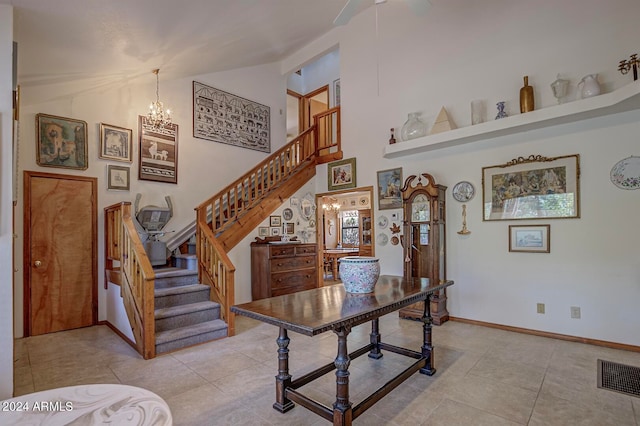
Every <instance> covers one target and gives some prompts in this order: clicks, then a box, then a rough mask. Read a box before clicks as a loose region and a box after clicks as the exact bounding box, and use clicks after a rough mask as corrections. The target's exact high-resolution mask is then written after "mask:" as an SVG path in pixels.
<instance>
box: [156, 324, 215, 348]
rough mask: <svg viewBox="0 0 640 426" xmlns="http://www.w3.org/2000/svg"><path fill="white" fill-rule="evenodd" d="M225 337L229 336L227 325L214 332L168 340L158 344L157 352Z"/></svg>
mask: <svg viewBox="0 0 640 426" xmlns="http://www.w3.org/2000/svg"><path fill="white" fill-rule="evenodd" d="M223 337H227V328H226V327H225V328H222V329H220V330H216V331H213V332H209V333H202V334H199V335H197V336H191V337H188V338H185V339H179V340H172V341H170V342H166V343H163V344H161V345H156V353H163V352H168V351H173V350H176V349H182V348H185V347H187V346H192V345H197V344H199V343H205V342H208V341H210V340H216V339H221V338H223Z"/></svg>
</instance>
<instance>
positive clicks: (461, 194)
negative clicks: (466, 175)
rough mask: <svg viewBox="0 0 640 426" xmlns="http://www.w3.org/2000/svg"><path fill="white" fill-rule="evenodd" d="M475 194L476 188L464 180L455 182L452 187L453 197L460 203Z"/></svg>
mask: <svg viewBox="0 0 640 426" xmlns="http://www.w3.org/2000/svg"><path fill="white" fill-rule="evenodd" d="M475 194H476V189H475V188H474V187H473V185H472V184H471V182H467V181H465V180H463V181H462V182H458V183H456V184H455V186H454V187H453V198H454V199H455V200H456V201H460V202H461V203H464V202H466V201H469V200H471V199H472V198H473V196H474V195H475Z"/></svg>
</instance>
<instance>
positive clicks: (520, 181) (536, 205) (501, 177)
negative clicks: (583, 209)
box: [482, 154, 580, 220]
mask: <svg viewBox="0 0 640 426" xmlns="http://www.w3.org/2000/svg"><path fill="white" fill-rule="evenodd" d="M482 201H483V208H484V212H483V218H482V219H483V220H513V219H549V218H578V217H580V156H579V154H574V155H565V156H562V157H553V158H547V157H543V156H541V155H530V156H529V157H527V158H524V157H518V158H516V159H513V160H511V161H509V162H508V163H506V164H500V165H497V166H490V167H484V168H483V169H482Z"/></svg>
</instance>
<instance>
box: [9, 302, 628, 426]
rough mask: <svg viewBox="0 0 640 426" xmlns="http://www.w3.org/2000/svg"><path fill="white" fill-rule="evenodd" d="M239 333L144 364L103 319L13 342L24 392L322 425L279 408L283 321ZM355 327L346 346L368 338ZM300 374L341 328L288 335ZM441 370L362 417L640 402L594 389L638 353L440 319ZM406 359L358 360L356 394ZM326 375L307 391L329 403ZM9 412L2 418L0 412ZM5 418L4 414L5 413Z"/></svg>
mask: <svg viewBox="0 0 640 426" xmlns="http://www.w3.org/2000/svg"><path fill="white" fill-rule="evenodd" d="M421 327H422V324H421V323H419V322H414V321H408V320H401V319H399V318H398V317H397V313H396V314H390V315H387V316H386V317H383V318H381V331H382V335H383V341H387V342H389V343H393V344H397V345H400V346H405V347H409V348H414V349H416V350H417V349H418V348H419V347H420V345H421ZM237 329H238V331H237V334H236V336H234V337H231V338H227V339H222V340H219V341H217V342H211V343H207V344H203V345H199V346H196V347H192V348H189V349H185V350H182V351H178V352H174V353H170V354H166V355H162V356H159V357H157V358H156V359H153V360H149V361H145V360H143V359H141V357H140V356H139V355H138V354H137V353H136V352H135V351H134V350H133V349H132V348H131V347H130V346H129V345H128V344H126V343H125V342H124V341H122V340H121V339H120V338H119V337H118V336H117V335H116V334H114V333H113V332H112V331H111V330H110V329H109V328H108V327H106V326H95V327H89V328H83V329H78V330H72V331H66V332H60V333H53V334H48V335H44V336H37V337H29V338H26V339H18V340H16V345H15V348H16V350H15V391H16V396H19V395H24V394H26V393H30V392H34V391H41V390H46V389H51V388H55V387H62V386H71V385H77V384H87V383H122V384H127V385H134V386H139V387H143V388H146V389H149V390H151V391H152V392H155V393H157V394H158V395H160V396H161V397H162V398H164V399H165V400H166V401H167V403H168V404H169V406H170V407H171V411H172V413H173V418H174V422H175V424H176V425H198V426H200V425H234V426H235V425H324V424H329V423H328V422H327V421H325V420H323V419H321V418H320V417H318V416H316V415H315V414H312V413H311V412H310V411H308V410H306V409H304V408H302V407H296V408H294V409H293V410H291V411H289V412H288V413H286V414H281V413H278V412H277V411H275V410H274V409H273V408H271V405H272V403H273V402H274V395H275V391H274V375H275V374H277V359H276V349H277V347H276V344H275V338H276V337H277V328H276V327H274V326H270V325H267V324H262V323H259V322H257V321H253V320H250V319H247V318H244V317H237ZM368 333H369V326H368V325H363V326H360V327H357V328H355V329H354V330H353V331H352V333H351V334H350V336H349V345H350V347H349V350H354V349H356V348H357V347H359V346H360V345H361V344H364V343H366V342H368ZM290 337H291V344H290V346H289V348H290V350H291V353H290V355H291V359H290V368H291V372H292V374H293V375H294V378H295V377H296V376H297V375H299V374H301V373H304V372H307V371H309V370H312V369H314V368H317V367H318V366H320V365H323V364H325V363H329V362H332V361H333V358H334V357H335V351H336V344H335V336H334V335H333V333H324V334H323V335H320V336H316V337H314V338H309V337H305V336H301V335H298V334H295V333H290ZM434 346H435V348H436V349H435V350H436V352H435V362H436V368H437V370H438V371H437V373H436V375H435V376H432V377H428V376H425V375H421V374H415V375H414V376H412V377H410V378H409V379H408V380H407V381H406V382H404V383H402V384H401V385H400V386H399V387H398V388H396V389H395V390H394V391H393V392H391V393H390V394H389V395H387V396H385V397H384V398H383V399H382V400H381V401H380V402H379V403H378V404H377V405H376V406H374V407H373V408H371V409H370V410H369V411H367V412H366V413H365V414H363V415H362V416H361V417H359V418H358V419H356V420H355V421H354V424H356V425H369V426H377V425H412V426H414V425H465V426H466V425H491V426H496V425H532V426H533V425H535V426H539V425H598V426H600V425H616V426H622V425H632V426H640V398H636V397H630V396H626V395H623V394H619V393H616V392H612V391H609V390H604V389H598V388H597V377H596V371H597V359H599V358H600V359H606V360H609V361H614V362H620V363H624V364H630V365H635V366H640V353H634V352H627V351H621V350H614V349H608V348H602V347H598V346H591V345H585V344H581V343H571V342H566V341H560V340H555V339H549V338H544V337H537V336H530V335H525V334H519V333H513V332H508V331H503V330H497V329H492V328H486V327H480V326H475V325H469V324H463V323H460V322H453V321H449V322H447V323H445V324H443V325H442V326H439V327H434ZM407 362H408V361H407V359H406V358H404V357H400V356H398V355H395V354H391V353H386V354H385V356H384V357H383V358H382V359H381V360H379V361H373V360H370V359H369V358H367V357H366V356H364V357H361V358H358V359H356V360H354V361H353V362H352V364H351V367H350V373H351V377H350V380H351V389H350V390H351V399H352V400H355V401H356V402H358V401H360V400H362V399H363V398H364V397H365V396H366V395H368V394H369V393H370V392H371V390H372V389H374V388H376V387H378V386H380V385H381V384H383V383H385V382H386V381H387V380H388V379H389V378H390V377H393V375H395V374H396V373H397V372H398V371H399V370H400V369H401V368H402V366H404V365H407ZM334 380H335V378H334V376H333V374H329V375H327V376H325V377H323V378H322V379H320V380H318V381H316V382H313V383H312V384H309V385H307V386H305V387H304V393H305V394H307V395H308V396H313V397H314V398H317V399H319V400H321V401H322V402H324V403H325V404H327V405H331V403H332V402H333V399H334V396H332V395H335V381H334ZM0 420H1V419H0ZM0 423H1V421H0Z"/></svg>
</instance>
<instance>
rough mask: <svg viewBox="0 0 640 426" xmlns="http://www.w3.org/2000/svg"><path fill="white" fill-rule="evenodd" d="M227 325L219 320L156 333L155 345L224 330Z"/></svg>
mask: <svg viewBox="0 0 640 426" xmlns="http://www.w3.org/2000/svg"><path fill="white" fill-rule="evenodd" d="M226 328H227V324H226V323H225V322H224V321H222V320H219V319H216V320H212V321H207V322H202V323H200V324H196V325H191V326H188V327H180V328H174V329H173V330H167V331H160V332H158V333H156V345H162V344H165V343H167V342H172V341H175V340H181V339H186V338H189V337H192V336H197V335H199V334H205V333H211V332H215V331H219V330H225V329H226Z"/></svg>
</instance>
